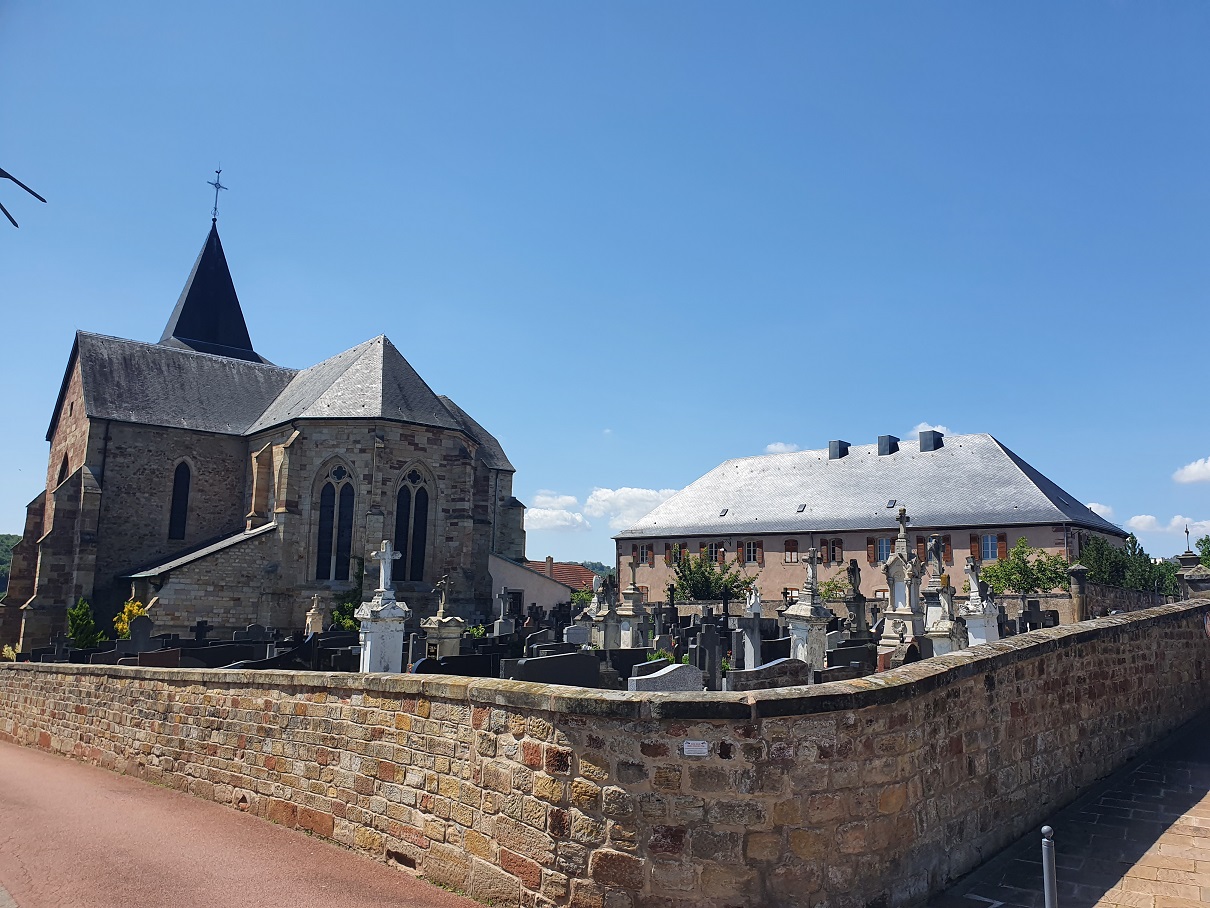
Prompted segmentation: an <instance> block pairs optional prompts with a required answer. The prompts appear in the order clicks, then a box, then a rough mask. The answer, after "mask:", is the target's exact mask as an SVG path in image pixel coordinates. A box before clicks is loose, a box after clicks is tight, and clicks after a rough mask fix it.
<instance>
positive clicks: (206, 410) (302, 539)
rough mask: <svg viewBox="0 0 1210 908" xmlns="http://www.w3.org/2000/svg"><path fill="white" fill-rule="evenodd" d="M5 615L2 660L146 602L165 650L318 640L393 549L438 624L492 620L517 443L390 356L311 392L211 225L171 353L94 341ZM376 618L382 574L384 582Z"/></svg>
mask: <svg viewBox="0 0 1210 908" xmlns="http://www.w3.org/2000/svg"><path fill="white" fill-rule="evenodd" d="M46 439H47V441H48V442H50V461H49V464H48V466H47V473H46V488H45V490H44V491H42V492H41V493H40V494H39V495H38V496H37V497H36V498H35V499H34V500H33V501H32V502H30V504H29V505H28V507H27V510H26V520H25V527H24V532H23V535H22V538H21V541H20V542H19V543H18V544H17V546H16V547H15V548H14V550H13V562H12V568H11V575H10V580H9V587H8V595H7V596H6V597H5V599H4V601H3V602H2V603H0V643H8V642H18V641H19V643H20V648H21V649H27V648H28V647H30V646H32V645H39V644H43V643H45V642H46V641H47V640H48V639H49V638H50V637H51V636H52V635H53V634H54V633H56V632H58V631H60V630H63V629H65V627H66V609H67V607H68V606H69V605H71V604H74V603H75V602H76V601H77V600H78V599H79V598H81V597H83V598H85V599H87V600H88V601H89V602H90V603H91V604H92V605H93V607H94V610H95V612H96V614H97V616H98V623H99V624H104V623H105V622H106V619H107V617H108V616H111V615H112V614H114V613H115V612H116V611H117V610H118V609H119V608H120V607H121V603H122V602H123V601H125V600H126V599H128V598H130V597H131V596H132V595H133V596H134V597H135V598H137V599H139V601H141V602H143V603H145V604H146V605H148V606H149V615H150V616H151V618H152V619H153V620H154V621H155V624H156V628H157V630H159V631H167V632H185V631H187V630H188V628H189V627H190V626H191V625H193V624H194V623H195V622H197V621H199V620H204V621H206V622H208V623H209V625H210V626H211V627H213V628H215V629H216V630H217V631H220V632H222V631H230V630H235V629H239V628H243V627H245V626H247V625H249V624H253V623H258V624H263V625H266V626H274V627H278V628H281V629H289V628H296V629H301V628H302V627H303V625H304V623H305V617H304V616H305V614H306V612H307V610H308V609H309V608H310V607H311V605H312V597H313V596H316V595H318V596H319V597H320V601H321V603H324V604H330V603H331V602H332V600H333V599H334V598H335V597H338V596H341V595H348V594H350V593H351V591H352V590H353V589H354V587H355V586H356V584H358V583H359V582H360V581H361V576H362V566H363V565H364V564H367V563H369V564H372V562H371V561H369V555H370V553H371V552H372V551H374V550H375V549H377V548H378V547H379V546H380V544H381V542H382V540H384V539H387V540H390V541H391V543H392V545H393V546H394V547H395V549H397V550H398V551H400V552H401V553H402V558H401V559H400V560H399V561H398V562H397V564H396V570H395V589H396V591H397V594H398V595H399V598H400V599H402V600H404V601H406V602H407V603H408V605H409V606H410V607H411V608H412V609H413V611H414V612H415V613H416V614H417V615H418V617H424V616H425V615H428V614H432V613H433V612H435V611H436V604H437V603H436V596H435V593H434V585H435V584H436V583H437V581H439V580H440V579H441V578H442V577H446V576H448V578H449V594H448V603H449V607H450V608H451V610H454V611H455V612H456V613H457V614H460V615H462V616H464V617H468V618H470V617H474V616H488V615H490V614H491V605H492V600H493V591H492V578H491V575H490V573H489V557H490V556H492V555H498V556H500V557H502V558H506V559H510V560H513V561H524V558H525V535H524V529H523V527H524V505H522V504H521V502H519V501H518V500H517V499H516V498H514V497H513V492H512V485H513V473H514V468H513V466H512V464H511V463H509V460H508V457H507V456H506V455H505V453H504V451H503V449H502V448H501V446H500V444H499V442H498V441H497V440H496V439H495V438H494V437H493V436H492V435H491V434H490V433H489V432H488V431H487V430H486V429H484V428H483V427H482V426H481V425H479V424H478V423H477V422H475V420H474V419H472V418H471V417H470V415H468V414H467V413H466V412H465V411H464V410H463V409H462V408H461V407H459V406H458V405H457V404H456V403H454V402H453V401H452V400H450V399H449V398H448V397H444V396H439V395H437V394H435V393H434V392H433V391H432V389H430V388H429V386H428V385H427V384H426V383H425V381H424V379H422V378H421V377H420V376H419V375H418V374H417V373H416V371H415V370H414V369H413V368H412V367H411V366H410V365H409V364H408V362H407V360H406V359H404V357H403V355H402V354H401V353H400V352H399V350H398V349H397V348H396V347H395V345H394V344H392V343H391V342H390V340H388V339H387V338H386V337H385V336H382V335H380V336H378V337H375V338H372V339H370V340H367V341H365V342H364V343H362V344H359V345H358V346H356V347H353V348H352V349H351V350H346V351H344V352H343V353H339V354H337V355H336V356H333V357H332V358H331V359H327V360H324V361H323V362H321V363H319V364H317V365H314V366H311V367H310V368H308V369H303V370H301V371H299V370H295V369H289V368H284V367H282V366H276V365H274V364H272V363H270V362H269V361H267V360H266V359H265V358H264V357H262V356H261V355H260V354H259V353H257V352H256V350H255V349H254V348H253V346H252V341H251V338H250V337H249V334H248V328H247V325H246V323H245V321H244V316H243V311H242V309H241V308H240V302H239V298H238V296H237V295H236V291H235V285H234V282H233V281H232V278H231V273H230V270H229V269H228V266H227V259H226V256H225V255H224V253H223V246H222V243H221V242H220V240H219V234H218V226H217V222H216V221H214V220H212V221H211V226H210V233H209V235H208V236H207V237H206V241H205V244H204V245H203V246H202V250H201V253H200V254H199V255H198V258H197V261H196V262H195V264H194V266H193V270H192V272H191V273H190V274H189V278H188V280H187V281H186V283H185V288H184V290H183V291H182V293H181V296H180V299H179V300H178V301H177V304H176V307H175V309H174V310H173V311H172V314H171V317H170V318H169V319H168V324H167V326H166V327H165V329H164V332H163V336H162V337H161V338H160V340H159V342H158V343H145V342H142V341H133V340H122V339H119V338H114V337H106V336H103V335H99V334H91V333H88V332H85V331H77V332H76V338H75V343H74V345H73V346H72V350H71V355H70V356H69V357H68V361H67V368H66V370H65V371H64V375H63V382H62V386H61V388H60V390H59V396H58V400H57V401H56V403H55V407H54V412H53V414H52V416H51V420H50V427H49V429H48V430H47V433H46ZM365 573H366V577H367V579H366V581H365V583H364V591H365V598H368V597H369V595H371V593H372V589H373V579H374V576H375V574H374V572H373V571H366V572H365Z"/></svg>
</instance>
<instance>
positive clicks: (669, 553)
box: [664, 542, 672, 565]
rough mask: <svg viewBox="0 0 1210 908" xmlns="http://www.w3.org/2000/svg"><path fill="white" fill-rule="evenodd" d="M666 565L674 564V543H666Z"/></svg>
mask: <svg viewBox="0 0 1210 908" xmlns="http://www.w3.org/2000/svg"><path fill="white" fill-rule="evenodd" d="M664 564H666V565H670V564H672V543H671V542H665V543H664Z"/></svg>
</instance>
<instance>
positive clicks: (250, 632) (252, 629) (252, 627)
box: [231, 624, 269, 642]
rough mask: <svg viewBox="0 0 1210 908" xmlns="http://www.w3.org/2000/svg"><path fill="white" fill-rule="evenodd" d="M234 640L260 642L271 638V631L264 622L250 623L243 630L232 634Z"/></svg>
mask: <svg viewBox="0 0 1210 908" xmlns="http://www.w3.org/2000/svg"><path fill="white" fill-rule="evenodd" d="M231 639H232V640H251V641H253V642H259V641H262V640H268V639H269V631H268V630H267V629H266V628H265V626H264V625H263V624H249V625H248V626H247V627H246V628H244V629H243V630H242V631H236V632H235V633H233V634H232V635H231Z"/></svg>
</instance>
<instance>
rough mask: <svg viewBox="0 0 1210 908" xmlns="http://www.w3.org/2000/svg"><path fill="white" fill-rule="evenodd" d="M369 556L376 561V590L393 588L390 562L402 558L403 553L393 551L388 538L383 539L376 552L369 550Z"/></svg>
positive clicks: (384, 590)
mask: <svg viewBox="0 0 1210 908" xmlns="http://www.w3.org/2000/svg"><path fill="white" fill-rule="evenodd" d="M370 557H371V558H373V559H374V560H375V561H377V562H378V589H377V590H376V592H386V591H387V590H393V589H394V588H395V587H394V586H392V584H391V568H392V562H395V561H398V560H399V559H400V558H402V557H403V553H402V552H396V551H393V550H392V549H391V542H390V540H389V539H384V540H382V547H381V548H380V549H379V550H378V551H377V552H371V553H370Z"/></svg>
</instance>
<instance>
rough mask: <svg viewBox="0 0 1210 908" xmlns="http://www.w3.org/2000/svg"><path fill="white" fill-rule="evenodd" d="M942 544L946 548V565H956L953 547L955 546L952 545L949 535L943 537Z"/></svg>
mask: <svg viewBox="0 0 1210 908" xmlns="http://www.w3.org/2000/svg"><path fill="white" fill-rule="evenodd" d="M941 543H942V545H944V546H945V563H946V564H953V563H954V547H953V545H951V544H950V537H949V533H946V534H945V535H944V536H942V537H941Z"/></svg>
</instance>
